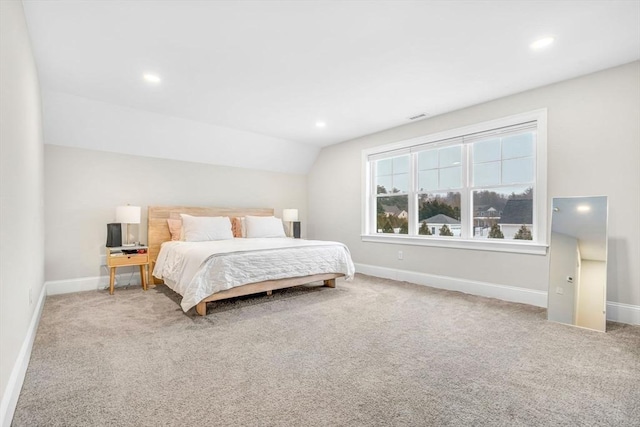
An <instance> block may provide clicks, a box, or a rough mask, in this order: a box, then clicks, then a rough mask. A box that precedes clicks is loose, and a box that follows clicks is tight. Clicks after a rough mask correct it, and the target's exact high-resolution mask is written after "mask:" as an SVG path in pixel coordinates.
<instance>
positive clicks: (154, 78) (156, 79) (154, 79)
mask: <svg viewBox="0 0 640 427" xmlns="http://www.w3.org/2000/svg"><path fill="white" fill-rule="evenodd" d="M142 78H143V79H145V81H147V82H149V83H156V84H158V83H160V82H161V81H162V79H161V78H160V76H158V75H157V74H151V73H145V74H143V75H142Z"/></svg>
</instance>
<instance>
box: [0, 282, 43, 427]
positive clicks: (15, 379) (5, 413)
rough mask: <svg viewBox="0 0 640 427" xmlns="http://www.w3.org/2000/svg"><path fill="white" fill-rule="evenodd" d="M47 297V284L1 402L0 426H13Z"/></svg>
mask: <svg viewBox="0 0 640 427" xmlns="http://www.w3.org/2000/svg"><path fill="white" fill-rule="evenodd" d="M46 296H47V286H46V284H45V285H44V286H42V291H41V292H40V297H38V304H37V305H36V309H35V310H34V311H33V316H32V317H31V322H30V323H29V329H27V335H26V336H25V338H24V341H23V342H22V346H21V347H20V351H19V352H18V358H17V359H16V362H15V363H14V365H13V369H12V370H11V374H10V375H9V381H8V382H7V386H6V388H5V390H4V394H3V395H2V401H1V402H0V426H9V425H11V420H12V419H13V414H14V412H15V410H16V405H17V404H18V397H20V391H21V390H22V384H23V383H24V377H25V375H26V373H27V367H28V366H29V360H30V359H31V350H32V349H33V342H34V340H35V338H36V332H37V330H38V325H39V324H40V316H41V315H42V308H43V307H44V300H45V298H46Z"/></svg>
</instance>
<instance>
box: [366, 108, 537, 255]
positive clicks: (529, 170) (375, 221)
mask: <svg viewBox="0 0 640 427" xmlns="http://www.w3.org/2000/svg"><path fill="white" fill-rule="evenodd" d="M363 162H364V166H365V167H364V168H363V169H364V170H365V174H366V176H365V180H364V182H365V188H364V190H365V192H364V193H365V197H364V198H363V199H364V200H363V213H364V215H363V240H365V241H387V242H393V243H408V244H420V245H439V246H451V247H464V248H478V249H489V250H499V251H514V250H515V251H520V252H527V253H544V251H545V248H546V110H539V111H535V112H532V113H526V114H521V115H517V116H512V117H508V118H505V119H500V120H495V121H492V122H487V123H481V124H478V125H475V126H469V127H467V128H463V129H456V130H453V131H449V132H445V133H442V134H438V135H430V136H425V137H421V138H416V139H412V140H410V141H403V142H400V143H397V144H394V145H392V146H383V147H376V148H375V149H372V150H367V151H365V152H363Z"/></svg>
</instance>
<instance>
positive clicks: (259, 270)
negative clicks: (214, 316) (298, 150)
mask: <svg viewBox="0 0 640 427" xmlns="http://www.w3.org/2000/svg"><path fill="white" fill-rule="evenodd" d="M181 214H186V215H191V216H193V217H229V218H241V217H248V216H251V217H271V216H273V209H262V208H257V209H251V208H241V209H230V208H202V207H187V206H150V207H149V208H148V239H149V260H150V264H151V271H152V272H153V279H152V283H153V284H159V283H164V284H165V285H167V286H168V287H169V288H171V289H172V290H173V291H175V292H177V293H178V294H180V295H181V296H182V301H181V303H180V305H181V307H182V309H183V311H185V312H186V311H188V310H189V309H191V308H192V307H195V309H196V312H197V313H198V314H199V315H201V316H204V315H206V310H207V309H206V304H207V302H211V301H217V300H222V299H227V298H233V297H238V296H243V295H249V294H256V293H261V292H266V293H267V294H268V295H269V294H271V292H272V291H273V290H275V289H282V288H288V287H292V286H298V285H303V284H308V283H311V282H316V281H322V282H323V285H324V286H327V287H331V288H333V287H335V286H336V278H338V277H342V276H346V277H347V279H350V278H352V277H353V274H354V267H353V262H352V261H351V257H350V255H349V251H348V249H347V248H346V246H344V245H343V244H341V243H338V242H323V241H312V240H302V239H291V238H263V239H260V238H257V239H251V238H233V239H225V240H219V241H202V242H184V241H171V233H170V231H169V225H168V222H167V220H174V221H175V220H178V219H180V218H181V217H180V215H181Z"/></svg>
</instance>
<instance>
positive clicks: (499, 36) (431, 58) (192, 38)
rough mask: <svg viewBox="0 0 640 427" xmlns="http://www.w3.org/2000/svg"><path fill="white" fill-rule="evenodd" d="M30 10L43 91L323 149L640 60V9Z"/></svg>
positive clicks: (123, 6) (276, 4)
mask: <svg viewBox="0 0 640 427" xmlns="http://www.w3.org/2000/svg"><path fill="white" fill-rule="evenodd" d="M23 3H24V7H25V11H26V15H27V20H28V26H29V31H30V34H31V37H32V42H33V45H34V52H35V56H36V62H37V65H38V69H39V73H40V78H41V85H42V88H43V91H44V92H48V93H56V94H65V96H72V97H80V98H83V99H87V100H91V101H93V102H100V103H106V104H109V105H114V106H118V107H119V108H130V109H134V110H137V111H143V112H148V113H153V114H159V115H162V116H171V117H174V118H178V119H183V120H187V121H193V122H199V123H202V124H207V125H210V126H215V127H217V128H225V129H233V130H237V131H241V132H246V133H250V134H252V135H257V136H265V137H267V138H271V139H272V140H277V141H280V142H279V143H282V142H283V141H285V142H286V143H289V142H291V143H295V144H301V146H302V147H306V148H308V149H310V150H311V151H313V152H317V149H318V147H321V146H326V145H330V144H334V143H338V142H341V141H345V140H349V139H351V138H355V137H358V136H362V135H366V134H370V133H374V132H377V131H380V130H384V129H387V128H391V127H395V126H399V125H402V124H405V123H408V122H409V120H408V117H410V116H414V115H416V114H420V113H427V114H428V115H438V114H442V113H445V112H449V111H453V110H456V109H460V108H463V107H466V106H469V105H474V104H477V103H481V102H484V101H488V100H491V99H495V98H499V97H502V96H505V95H509V94H513V93H517V92H521V91H524V90H527V89H531V88H534V87H538V86H542V85H546V84H550V83H553V82H557V81H561V80H565V79H568V78H572V77H575V76H579V75H583V74H588V73H591V72H594V71H598V70H601V69H605V68H609V67H612V66H616V65H620V64H624V63H628V62H631V61H634V60H637V59H639V58H640V18H639V14H640V3H639V2H638V1H615V0H608V1H596V0H592V1H508V2H507V1H456V2H446V1H299V2H296V1H135V0H130V1H99V0H86V1H33V0H25V1H24V2H23ZM547 36H552V37H553V38H554V39H555V43H553V45H552V46H550V47H549V48H548V49H541V50H532V49H530V47H529V46H530V44H531V43H532V42H533V41H535V40H537V39H539V38H541V37H547ZM145 73H152V74H154V75H157V76H158V77H159V78H160V79H161V81H160V83H150V82H147V81H145V80H144V79H143V74H145ZM46 113H47V110H46V108H45V114H46ZM317 122H323V123H325V126H324V127H318V126H316V123H317ZM285 145H286V144H285Z"/></svg>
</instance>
